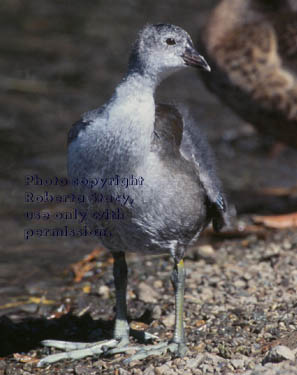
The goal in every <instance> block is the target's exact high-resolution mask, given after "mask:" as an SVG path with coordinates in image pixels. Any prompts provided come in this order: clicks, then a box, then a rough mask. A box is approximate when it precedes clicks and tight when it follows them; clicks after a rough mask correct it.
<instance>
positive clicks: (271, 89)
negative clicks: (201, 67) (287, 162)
mask: <svg viewBox="0 0 297 375" xmlns="http://www.w3.org/2000/svg"><path fill="white" fill-rule="evenodd" d="M200 36H201V38H200V42H201V46H202V51H203V54H204V55H205V57H206V58H207V60H208V61H209V63H210V64H211V66H212V69H213V74H211V75H209V76H207V75H205V74H202V77H203V80H204V81H205V83H206V85H207V87H208V88H209V89H210V90H211V91H213V92H214V93H215V94H216V95H218V96H219V98H220V99H221V100H222V101H223V102H224V103H226V104H227V105H228V106H230V107H231V108H232V109H233V110H234V111H235V112H236V113H237V114H238V115H239V116H241V117H242V118H243V119H244V120H245V121H248V122H250V123H251V124H252V125H254V126H255V127H256V128H257V130H258V131H259V132H261V133H264V134H268V135H270V136H272V137H274V138H275V139H276V140H279V141H281V142H284V143H286V144H288V145H290V146H293V147H295V148H296V147H297V2H296V0H221V1H220V2H219V4H218V5H217V6H216V7H215V8H214V9H213V11H212V12H211V14H210V17H209V19H208V21H207V23H206V26H205V28H204V30H203V31H202V32H201V33H200Z"/></svg>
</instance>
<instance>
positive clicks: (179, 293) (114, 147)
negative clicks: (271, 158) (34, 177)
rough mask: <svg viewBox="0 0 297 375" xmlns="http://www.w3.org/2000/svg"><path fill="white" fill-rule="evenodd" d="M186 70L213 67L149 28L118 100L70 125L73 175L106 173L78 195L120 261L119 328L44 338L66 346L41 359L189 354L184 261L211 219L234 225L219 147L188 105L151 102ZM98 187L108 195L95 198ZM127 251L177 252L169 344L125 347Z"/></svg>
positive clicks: (177, 37)
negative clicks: (216, 153)
mask: <svg viewBox="0 0 297 375" xmlns="http://www.w3.org/2000/svg"><path fill="white" fill-rule="evenodd" d="M189 66H193V67H197V68H201V69H204V70H207V71H210V67H209V65H208V64H207V62H206V61H205V59H204V58H203V57H202V56H201V55H200V54H199V53H198V52H197V51H196V50H195V49H194V46H193V43H192V40H191V38H190V36H189V34H188V33H187V32H186V31H184V30H183V29H182V28H180V27H178V26H174V25H168V24H156V25H147V26H145V27H144V28H143V29H142V30H141V31H140V32H139V35H138V38H137V40H136V42H135V44H134V46H133V48H132V52H131V56H130V61H129V66H128V72H127V74H126V75H125V77H124V78H123V80H122V81H121V82H120V84H119V85H118V86H117V87H116V89H115V92H114V94H113V95H112V97H111V99H110V100H109V101H108V102H107V103H106V104H104V105H103V106H102V107H100V108H99V109H95V110H93V111H90V112H88V113H86V114H84V115H83V116H82V119H81V120H80V121H78V122H77V123H75V124H74V125H73V127H72V129H71V130H70V132H69V136H68V174H69V178H70V179H74V180H75V179H77V180H81V179H83V178H88V179H91V178H93V179H95V178H99V177H100V178H102V181H105V182H106V183H105V184H104V186H103V183H102V184H101V186H93V187H92V189H91V188H90V187H89V186H87V185H84V184H78V185H77V189H76V192H79V193H81V194H84V195H85V196H86V197H88V199H87V202H86V204H85V205H86V209H87V210H88V225H89V227H90V229H92V230H93V231H95V230H96V228H97V229H98V225H99V226H100V227H103V228H104V230H102V231H100V234H99V232H98V239H99V241H100V243H101V244H103V246H104V247H105V248H106V249H108V250H110V251H111V252H112V254H113V257H114V279H115V289H116V319H115V328H114V335H113V339H111V340H104V341H100V342H96V343H88V344H86V343H71V342H65V341H56V340H46V341H43V345H45V346H50V347H55V348H60V349H63V350H65V352H61V353H59V354H53V355H50V356H47V357H45V358H43V359H42V360H41V361H40V362H39V366H42V365H45V364H48V363H53V362H56V361H58V360H61V359H65V358H70V359H79V358H83V357H86V356H92V355H99V354H108V355H110V354H113V353H121V352H126V351H128V350H131V349H132V348H135V349H136V354H134V355H133V356H132V357H130V358H128V359H127V360H126V361H127V362H128V361H131V360H135V359H143V358H146V357H147V356H149V355H161V354H163V353H165V352H166V351H168V350H169V351H170V352H172V353H175V355H178V356H182V355H184V354H185V352H186V344H185V335H184V327H183V298H184V280H185V270H184V263H183V258H184V255H185V252H186V249H187V248H188V247H189V246H190V245H191V244H193V243H194V241H195V240H196V239H197V238H198V236H199V234H200V233H201V231H202V230H203V229H204V228H205V227H206V226H207V225H208V224H209V222H211V221H212V223H213V226H214V229H215V230H220V229H221V228H222V227H223V226H224V225H225V224H226V223H227V222H228V209H227V204H226V200H225V198H224V195H223V194H222V191H221V184H220V182H219V180H218V178H217V176H216V172H215V168H214V162H213V156H212V152H211V150H210V149H209V146H208V144H207V141H206V140H205V138H204V137H203V136H202V135H201V133H200V131H199V128H198V126H197V124H196V123H195V121H194V120H193V119H192V118H191V117H190V115H189V113H188V112H187V111H186V110H184V109H182V108H177V107H176V106H173V105H169V104H156V103H155V101H154V92H155V89H156V87H157V86H158V84H159V83H160V82H161V81H162V79H164V78H165V77H167V76H168V75H170V74H171V73H173V72H176V71H178V70H180V69H183V68H186V67H189ZM128 185H129V186H128ZM94 193H98V194H102V195H101V198H102V197H104V198H102V199H101V201H100V200H99V201H95V200H94ZM123 195H126V196H127V195H128V196H129V200H128V203H127V204H124V203H123V202H121V200H120V199H121V198H119V197H123ZM110 197H113V198H114V199H112V198H110ZM115 197H117V198H119V199H118V200H117V199H116V198H115ZM118 209H120V210H121V213H120V214H121V216H120V217H118V216H116V215H115V214H114V213H115V212H118V211H117V210H118ZM102 210H103V211H104V212H105V214H106V213H108V212H109V214H110V215H109V216H108V215H107V216H106V215H105V216H104V217H105V220H100V219H98V218H99V216H100V215H99V213H102ZM107 210H108V211H107ZM98 215H99V216H98ZM100 217H101V216H100ZM101 219H102V217H101ZM126 251H132V252H138V253H147V254H156V253H165V254H166V253H169V254H171V256H172V258H173V263H174V268H173V272H172V283H173V287H174V291H175V305H176V307H175V328H174V334H173V338H172V339H171V340H170V341H169V342H161V343H158V344H154V345H137V346H135V347H133V346H129V345H128V344H129V336H130V335H132V336H133V335H134V334H135V331H134V330H130V329H129V325H128V322H127V306H126V288H127V265H126V261H125V252H126ZM143 338H144V340H145V341H147V340H151V339H154V338H155V336H153V335H151V334H149V333H146V332H145V333H143Z"/></svg>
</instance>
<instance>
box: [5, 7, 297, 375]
mask: <svg viewBox="0 0 297 375" xmlns="http://www.w3.org/2000/svg"><path fill="white" fill-rule="evenodd" d="M216 2H217V1H215V0H214V1H209V0H201V1H199V2H197V1H196V0H185V1H183V2H181V1H179V0H171V1H166V2H165V1H152V0H150V1H145V0H141V1H136V0H127V1H117V2H108V1H105V2H104V1H99V0H98V1H94V0H86V1H84V2H82V1H78V0H72V1H71V2H70V1H68V0H62V1H61V0H59V1H58V0H53V1H50V2H49V1H46V0H40V1H39V2H38V6H36V2H35V1H34V0H26V2H23V1H22V0H2V1H1V5H0V10H1V12H0V19H1V28H2V30H3V32H2V34H1V36H0V48H1V51H3V53H2V56H1V58H0V71H1V74H0V78H1V79H0V91H1V98H0V134H1V137H0V163H1V169H0V170H1V173H0V183H1V191H0V201H1V214H0V223H1V225H0V235H1V244H0V296H1V305H0V338H1V340H0V358H1V361H0V375H2V374H3V375H4V374H5V375H8V374H13V375H21V374H23V375H24V374H26V375H28V374H57V375H58V374H63V375H66V374H80V375H84V374H85V375H87V374H115V375H125V374H139V375H142V374H145V375H151V374H166V375H167V374H186V375H187V374H199V375H200V374H226V375H227V374H230V375H231V374H245V375H258V374H259V375H260V374H265V375H277V374H281V375H291V374H295V375H296V374H297V327H296V325H297V320H296V312H297V303H296V290H297V267H296V265H297V234H296V229H295V230H294V229H282V230H280V229H268V228H266V227H264V226H261V225H257V226H255V225H254V224H253V222H252V216H253V215H254V214H257V215H259V214H273V213H284V212H292V211H294V209H295V210H296V206H297V197H296V186H297V176H296V172H295V171H296V160H297V151H296V150H292V149H289V148H285V147H279V146H276V145H274V143H273V142H272V141H271V140H270V139H267V138H264V137H259V136H258V135H257V134H256V133H255V131H254V130H253V128H252V127H251V126H250V125H249V124H246V123H243V122H242V121H240V120H239V119H238V118H236V117H235V116H234V115H233V114H232V113H231V112H230V111H229V110H228V109H227V108H225V107H224V106H223V105H222V104H220V103H219V102H218V100H217V99H216V98H215V97H213V96H212V95H211V94H209V93H208V92H207V91H206V90H205V89H204V87H203V85H202V83H201V82H200V81H199V80H198V79H197V78H196V75H195V72H193V71H187V72H181V73H180V74H177V75H176V76H175V77H172V79H170V80H167V81H166V82H164V84H163V85H162V86H161V87H160V89H159V91H158V98H159V99H160V100H162V101H168V100H169V101H170V100H176V101H183V102H185V103H186V104H187V105H188V106H189V107H190V110H191V111H192V112H193V113H194V114H195V115H196V116H197V118H198V119H199V120H200V126H201V127H202V128H203V130H204V131H205V132H206V133H207V135H208V138H209V140H210V142H211V144H212V145H213V147H214V149H215V152H216V153H217V156H218V170H219V174H220V175H221V177H222V180H223V182H224V186H225V189H226V191H227V193H228V195H229V197H230V201H231V202H233V203H234V204H235V206H236V208H237V212H238V217H237V219H236V220H235V223H234V228H235V229H234V230H232V231H230V232H226V233H224V234H222V235H220V236H215V235H213V234H212V233H211V232H207V233H206V234H205V235H204V236H202V238H201V240H200V242H199V244H198V246H197V247H195V248H193V249H191V251H189V252H188V254H187V257H186V260H185V264H186V268H187V280H186V294H185V325H186V334H187V340H188V349H189V350H188V353H187V356H186V357H185V358H172V357H171V356H170V355H169V354H167V355H165V356H164V357H161V358H160V357H151V358H149V359H146V360H144V361H141V362H137V361H135V362H133V363H131V364H130V365H129V366H126V365H124V364H123V360H124V359H125V358H126V357H127V355H121V354H120V355H115V356H112V357H109V358H87V359H84V360H80V361H74V362H70V361H63V362H61V363H58V364H56V365H52V366H48V367H45V368H37V367H36V363H37V361H38V360H39V359H41V358H42V357H44V356H45V355H47V354H48V353H49V351H50V350H49V349H46V348H43V347H42V346H41V345H40V341H41V340H43V339H47V338H57V339H65V340H76V341H78V340H80V341H95V340H99V339H100V338H108V337H110V335H111V333H112V326H113V320H112V319H113V317H114V302H115V297H114V287H113V278H112V260H111V257H110V255H109V254H108V253H107V252H105V251H102V250H98V254H97V256H96V257H95V258H94V259H93V260H92V259H90V261H88V262H85V263H86V264H85V268H84V271H82V263H80V268H77V267H76V268H75V270H76V273H74V271H73V270H74V268H73V267H71V264H73V263H76V262H78V261H80V260H81V259H82V258H83V256H84V255H86V254H88V253H90V252H91V251H92V250H93V249H94V248H95V247H96V246H98V244H96V243H94V242H92V241H91V240H90V239H88V240H86V241H83V240H66V239H65V240H62V239H59V240H52V239H51V240H46V239H44V240H42V241H41V240H36V241H33V240H32V241H25V240H24V235H23V230H24V226H25V225H26V224H27V223H26V221H25V220H24V216H23V213H24V204H23V196H24V191H25V187H24V176H26V175H27V174H39V175H43V176H60V177H63V176H65V175H66V160H65V159H66V158H65V152H66V151H65V147H66V146H65V139H66V133H67V130H68V128H69V127H70V125H71V123H73V122H74V121H75V120H77V119H78V118H79V115H80V113H82V112H84V111H86V110H89V109H91V108H94V107H96V106H98V105H100V104H102V103H103V102H104V101H105V100H106V99H107V98H108V97H109V96H110V94H111V92H112V90H113V87H114V86H115V85H116V84H117V83H118V81H119V80H120V78H121V76H122V74H123V73H124V72H125V66H126V62H127V58H128V53H129V52H128V47H129V46H130V44H131V42H132V41H133V39H134V38H135V35H136V32H137V30H138V29H139V28H140V27H141V26H142V25H143V24H144V23H146V22H160V21H161V22H172V23H175V24H179V25H181V26H183V27H184V28H185V29H187V30H188V31H189V32H190V33H191V35H192V36H193V38H194V39H196V35H197V33H198V29H199V27H200V26H201V24H202V23H203V22H204V20H205V18H206V17H207V14H208V12H209V10H210V8H211V7H212V6H213V5H214V4H215V3H216ZM292 171H294V173H292ZM267 189H268V190H267ZM269 189H270V190H269ZM268 191H270V192H268ZM271 192H274V194H271ZM42 208H44V209H49V208H50V207H48V206H46V205H43V206H42ZM58 208H60V209H62V207H54V208H53V209H58ZM64 208H65V207H64ZM128 266H129V286H128V303H129V314H130V315H129V316H130V320H131V324H132V325H133V327H134V328H135V329H146V330H148V331H149V332H151V333H155V334H157V335H158V336H159V338H160V339H161V340H166V339H168V338H170V337H171V335H172V332H173V311H174V303H173V302H174V297H173V289H172V286H171V283H170V273H171V269H172V263H171V260H170V259H169V257H166V256H156V257H152V258H149V257H142V256H141V255H139V256H136V255H133V254H129V255H128ZM78 269H79V270H81V274H79V273H78V271H77V270H78ZM75 279H76V281H75Z"/></svg>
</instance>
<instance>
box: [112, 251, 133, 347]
mask: <svg viewBox="0 0 297 375" xmlns="http://www.w3.org/2000/svg"><path fill="white" fill-rule="evenodd" d="M113 256H114V265H113V277H114V284H115V290H116V320H115V327H114V333H113V337H114V338H115V339H117V340H120V345H121V346H122V345H126V344H128V343H129V324H128V321H127V300H126V294H127V280H128V278H127V274H128V270H127V263H126V259H125V253H124V252H118V253H114V255H113Z"/></svg>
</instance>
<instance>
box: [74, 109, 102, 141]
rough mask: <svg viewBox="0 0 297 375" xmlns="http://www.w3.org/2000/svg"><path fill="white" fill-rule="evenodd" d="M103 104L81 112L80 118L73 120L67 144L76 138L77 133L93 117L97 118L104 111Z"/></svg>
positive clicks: (91, 120) (88, 123)
mask: <svg viewBox="0 0 297 375" xmlns="http://www.w3.org/2000/svg"><path fill="white" fill-rule="evenodd" d="M105 107H106V106H105V105H104V106H101V107H99V108H97V109H93V110H91V111H89V112H85V113H83V115H82V117H81V119H80V120H78V121H77V122H75V123H74V124H73V125H72V127H71V128H70V130H69V132H68V138H67V143H68V145H69V144H70V143H71V142H72V141H73V140H75V139H76V138H77V136H78V134H79V133H80V132H81V131H83V130H84V129H85V128H86V127H87V126H89V125H90V124H91V123H92V122H93V121H94V120H95V119H97V118H98V117H99V116H100V115H101V114H102V113H103V111H104V109H105Z"/></svg>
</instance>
